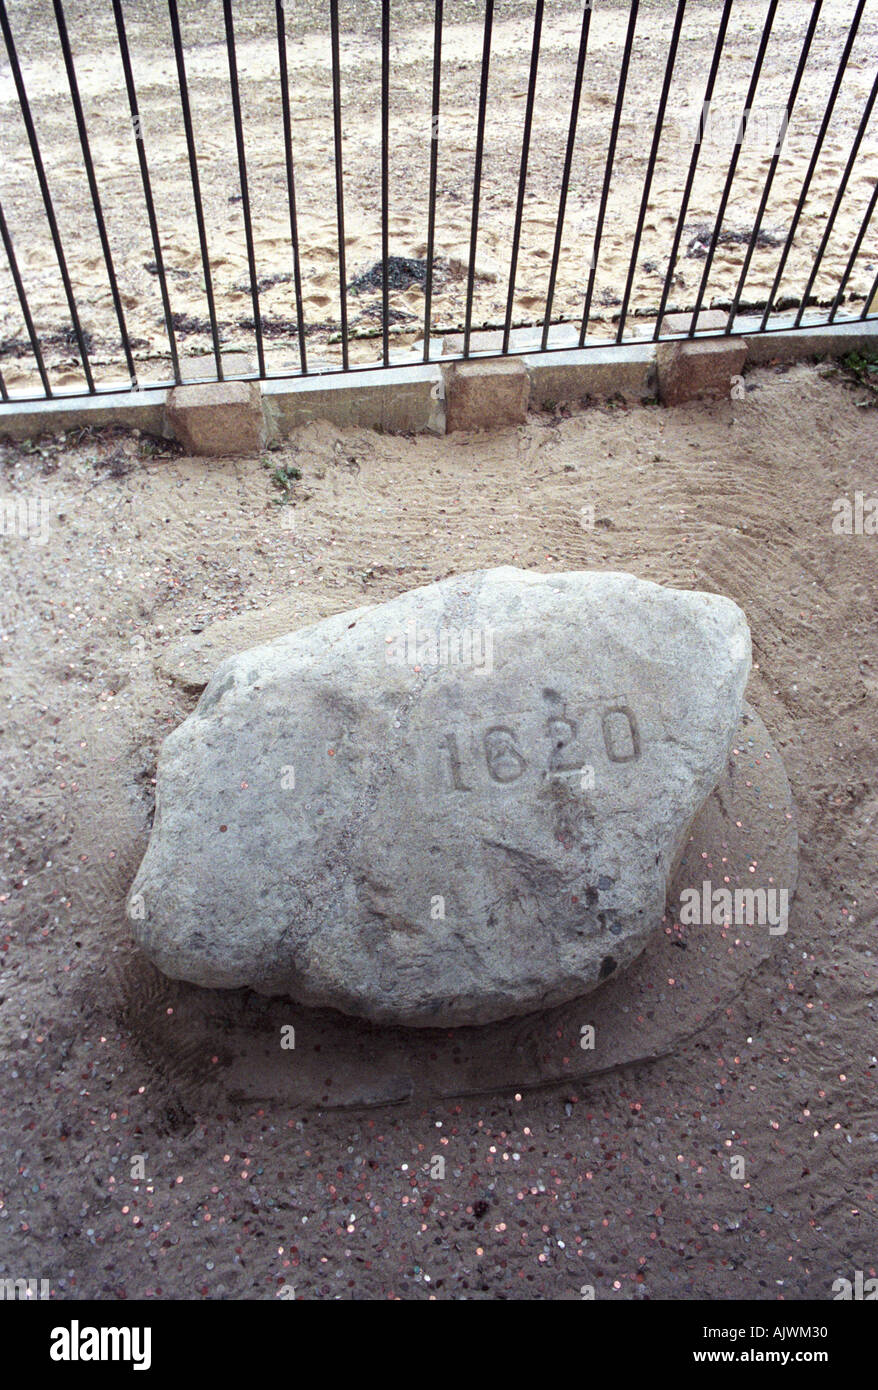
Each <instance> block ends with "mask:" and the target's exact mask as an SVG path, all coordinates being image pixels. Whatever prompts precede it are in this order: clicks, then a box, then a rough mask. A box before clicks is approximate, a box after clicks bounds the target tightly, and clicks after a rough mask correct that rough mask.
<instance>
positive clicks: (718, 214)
mask: <svg viewBox="0 0 878 1390" xmlns="http://www.w3.org/2000/svg"><path fill="white" fill-rule="evenodd" d="M0 28H2V35H3V45H4V49H5V61H3V63H2V64H0V241H2V257H0V262H2V263H0V398H2V400H3V401H16V400H22V401H24V400H27V401H31V400H34V399H54V398H57V397H64V398H68V397H78V396H95V395H100V394H103V393H105V392H110V391H118V390H120V389H126V390H131V391H150V390H154V389H159V388H166V387H167V386H169V385H171V384H180V383H181V382H186V381H204V380H211V381H217V380H225V379H254V378H256V379H262V380H270V379H283V378H289V377H295V376H311V375H317V374H323V373H346V372H350V373H352V372H357V371H362V370H367V369H369V368H374V367H375V366H383V367H391V368H392V367H396V366H405V365H410V364H412V363H417V362H423V363H430V362H434V361H437V360H439V359H442V360H455V359H466V358H468V357H470V356H474V355H481V354H490V355H506V354H510V355H515V354H520V353H523V352H533V351H535V350H537V349H542V350H544V351H563V350H569V349H571V348H583V349H585V350H589V349H593V348H600V347H606V346H608V345H613V344H616V345H626V344H631V343H642V342H649V341H660V340H664V339H675V338H681V337H687V336H689V337H691V336H693V335H695V333H696V332H697V333H699V334H701V333H702V332H706V333H731V334H734V333H736V332H743V331H744V330H745V326H746V331H747V333H748V335H752V334H753V332H754V316H755V320H756V324H755V331H756V332H760V333H771V332H773V331H776V330H777V329H779V328H784V329H787V328H789V326H790V324H792V326H793V327H795V328H809V327H813V326H820V325H829V324H834V323H842V322H851V321H856V320H861V321H862V320H867V319H870V318H875V317H876V316H878V249H876V242H875V234H874V223H873V219H874V215H875V208H876V201H878V147H876V146H878V142H876V139H875V117H874V106H875V100H876V95H878V76H876V72H875V68H876V62H875V55H876V54H878V0H833V3H830V2H829V0H825V3H824V0H813V3H812V4H811V5H810V7H808V6H803V5H801V4H798V3H794V0H619V2H618V3H613V0H587V3H585V5H584V6H583V5H582V3H581V2H580V3H579V4H572V3H569V4H568V3H563V0H561V2H560V3H555V4H552V3H549V4H546V3H544V0H506V3H497V4H495V3H494V0H483V3H482V4H480V5H475V6H474V4H473V3H472V0H380V4H377V5H376V6H375V7H373V8H370V10H369V11H368V15H366V14H365V13H364V11H363V7H362V6H358V5H357V4H356V3H354V0H346V2H345V3H342V0H322V3H321V2H319V0H306V3H301V4H297V3H294V0H273V2H272V0H248V2H247V3H244V0H238V3H234V0H198V3H196V2H195V0H167V5H166V6H159V5H157V6H149V7H143V6H140V5H138V4H136V3H135V2H134V0H81V3H80V4H79V5H78V6H77V7H76V9H75V11H74V10H73V7H70V6H68V7H67V9H66V10H65V4H64V0H51V4H48V3H46V4H35V3H34V0H0ZM705 310H712V311H714V312H713V313H712V314H711V317H710V319H705V318H704V317H703V311H705ZM669 313H678V314H685V315H688V316H689V317H688V318H687V319H685V320H677V321H675V322H672V323H669V322H668V319H667V315H668V314H669Z"/></svg>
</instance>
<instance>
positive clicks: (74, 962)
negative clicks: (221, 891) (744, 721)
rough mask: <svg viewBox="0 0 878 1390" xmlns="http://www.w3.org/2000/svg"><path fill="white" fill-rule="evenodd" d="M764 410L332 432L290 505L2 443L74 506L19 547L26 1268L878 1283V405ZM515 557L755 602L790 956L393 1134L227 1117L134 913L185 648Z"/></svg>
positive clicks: (16, 776)
mask: <svg viewBox="0 0 878 1390" xmlns="http://www.w3.org/2000/svg"><path fill="white" fill-rule="evenodd" d="M746 384H747V391H746V394H745V397H744V399H742V400H739V401H723V402H719V403H716V404H713V405H703V406H691V407H684V408H680V409H677V410H675V411H673V412H669V411H665V410H662V409H661V408H660V407H657V406H654V407H647V408H638V409H632V410H627V409H625V408H621V407H616V408H612V407H602V408H594V409H591V410H588V411H585V412H582V413H579V414H576V415H573V416H569V417H568V415H567V413H566V412H565V411H564V410H563V409H562V408H560V407H559V409H558V411H557V412H556V413H555V414H553V415H548V414H545V415H533V416H531V417H530V419H529V420H528V423H527V424H526V425H524V426H522V427H521V428H520V429H518V430H515V431H508V432H500V433H496V434H487V435H481V436H467V435H460V436H455V437H453V438H446V439H434V438H429V437H419V438H416V439H407V438H401V437H392V436H379V435H376V434H374V433H372V432H370V431H367V430H360V429H357V430H348V431H345V432H343V433H340V434H339V433H338V432H337V431H335V430H333V429H332V428H331V427H329V426H328V425H313V426H309V427H308V428H307V429H303V430H301V431H300V432H298V433H297V434H296V435H295V436H294V437H293V438H292V439H291V440H290V442H289V444H288V445H287V446H286V447H285V448H284V450H283V451H282V452H281V453H279V454H276V455H272V456H271V462H272V464H276V463H280V464H284V465H292V464H294V463H295V464H296V465H297V466H298V467H299V468H300V469H301V471H302V475H303V476H302V478H301V481H300V482H298V483H296V484H295V506H294V507H293V508H290V507H278V506H276V505H275V499H276V498H277V497H278V496H279V494H278V493H277V492H276V490H275V489H274V488H273V487H272V486H271V482H270V474H269V472H268V471H267V469H266V468H265V466H264V463H265V460H263V459H260V458H248V459H241V460H236V461H226V462H213V461H203V460H202V461H199V460H193V459H187V458H184V457H182V456H180V455H179V454H174V453H167V452H165V453H159V454H152V453H151V451H152V449H153V447H154V446H153V445H151V444H150V442H149V441H147V440H144V439H138V438H135V437H131V436H127V435H121V434H120V435H117V436H113V435H103V436H99V437H95V438H87V437H86V438H84V439H81V440H77V439H76V438H75V437H68V438H67V439H66V440H65V441H62V442H56V443H55V444H52V445H46V446H45V447H44V448H43V449H42V450H37V451H29V450H25V449H21V448H13V447H10V446H7V447H5V448H4V449H3V451H2V466H3V472H4V485H3V491H4V494H5V495H6V496H15V497H21V498H31V499H38V498H39V499H42V500H44V501H45V503H46V508H47V510H46V513H45V515H46V517H47V519H48V524H49V534H48V538H47V539H46V541H45V544H40V543H39V540H38V539H37V538H36V537H33V538H31V539H27V538H25V537H20V536H17V535H8V536H6V537H5V538H4V539H3V543H2V552H0V554H2V561H0V563H2V574H0V584H2V590H0V591H2V595H3V599H2V605H0V626H2V639H3V641H2V645H0V660H2V665H3V674H4V690H5V691H6V692H7V693H6V695H5V696H4V704H3V713H4V734H5V739H4V761H3V769H2V779H3V814H2V884H0V911H2V924H0V962H2V964H0V1047H2V1051H3V1054H4V1056H5V1057H6V1058H7V1059H8V1060H7V1062H6V1066H5V1070H4V1083H3V1092H2V1099H0V1273H4V1274H10V1275H13V1274H14V1275H15V1276H16V1277H45V1278H48V1279H49V1280H50V1281H51V1287H52V1291H53V1297H56V1298H61V1299H63V1298H70V1297H75V1296H80V1297H81V1296H94V1297H98V1298H106V1299H119V1298H135V1297H142V1298H151V1299H152V1298H160V1299H168V1298H180V1299H192V1298H202V1297H203V1298H211V1299H216V1298H220V1299H221V1298H236V1299H237V1298H246V1299H260V1298H276V1297H279V1296H283V1297H286V1296H288V1291H289V1290H290V1289H295V1293H296V1297H298V1298H305V1299H314V1298H323V1299H325V1298H360V1299H362V1298H376V1299H377V1298H389V1297H395V1298H402V1299H419V1298H430V1297H435V1298H437V1299H447V1298H478V1299H496V1300H505V1299H579V1298H580V1297H581V1289H582V1286H583V1285H592V1286H593V1287H594V1289H595V1293H596V1296H597V1297H598V1298H600V1299H607V1298H609V1299H613V1298H619V1299H632V1298H639V1297H649V1298H653V1299H670V1298H713V1299H729V1298H735V1297H742V1298H756V1299H765V1300H774V1299H778V1298H784V1299H801V1298H806V1297H808V1298H816V1299H820V1300H827V1299H830V1298H831V1297H832V1291H831V1285H832V1282H833V1280H834V1279H836V1278H839V1277H844V1278H848V1279H853V1277H854V1273H853V1271H856V1270H857V1269H860V1270H863V1271H864V1272H865V1277H866V1278H869V1277H874V1276H875V1274H876V1270H875V1242H874V1232H875V1216H876V1191H875V1158H876V1152H878V1150H876V1148H875V1145H876V1143H878V1121H876V1077H878V1062H876V1057H875V1037H876V1032H875V1020H874V1003H875V996H876V956H875V927H876V923H878V887H876V885H878V836H876V815H878V787H876V779H875V768H876V736H878V715H876V702H875V696H876V692H878V652H876V644H875V611H876V602H878V589H876V577H875V576H876V566H875V549H874V547H875V544H876V538H875V537H874V536H868V535H851V536H845V535H839V534H836V533H834V532H833V529H832V519H833V508H832V504H833V502H834V501H835V500H836V499H837V498H839V497H840V496H848V497H851V498H853V495H854V493H855V492H856V491H857V490H860V491H862V492H864V493H865V495H866V496H867V497H868V496H875V495H876V494H878V476H876V470H875V463H874V458H875V451H874V440H875V416H874V412H872V411H869V410H867V409H864V408H860V406H859V404H858V402H859V401H860V399H861V397H862V394H863V393H862V392H861V391H860V390H858V389H856V388H853V389H852V388H851V387H849V386H848V385H846V384H845V382H844V381H843V380H842V378H841V377H840V376H839V375H838V374H836V375H829V374H828V369H826V368H819V367H815V366H813V365H798V366H795V367H792V368H790V369H785V368H782V367H775V368H772V367H766V368H760V369H758V370H755V371H752V372H750V373H748V375H747V378H746ZM586 505H593V506H594V508H595V520H596V524H595V528H594V531H593V532H587V531H584V530H583V528H582V526H581V525H580V518H581V508H582V507H584V506H586ZM506 563H513V564H518V565H522V566H526V567H531V568H536V569H541V570H548V571H552V570H557V571H561V570H565V569H573V568H577V567H596V568H612V569H626V570H629V571H632V572H634V573H636V574H638V575H641V576H642V577H644V578H648V579H652V580H656V581H659V582H664V583H670V584H675V585H680V586H683V587H695V588H704V589H710V590H716V591H719V592H722V593H725V594H728V595H730V596H731V597H732V598H734V599H735V600H736V601H737V602H738V603H739V604H741V606H742V607H743V609H744V611H745V612H746V614H747V616H748V619H749V622H750V625H751V629H752V633H753V641H754V658H755V665H754V670H753V675H752V679H751V682H750V685H749V688H748V699H749V700H750V702H751V704H752V705H753V706H754V708H755V709H756V710H757V711H758V713H759V715H760V716H761V718H762V719H763V720H764V722H765V724H766V726H767V728H768V730H769V733H770V735H771V737H772V740H773V741H774V744H775V746H776V747H777V748H778V749H779V751H780V752H781V754H782V756H783V759H784V761H785V765H786V769H787V772H788V774H789V779H790V783H791V786H792V791H793V796H794V800H795V803H796V808H797V815H798V823H799V832H800V841H801V845H800V861H799V885H798V890H797V896H796V899H795V901H794V903H793V906H792V909H791V913H790V921H789V931H788V933H787V934H786V936H785V937H783V938H778V941H777V942H776V943H775V946H774V948H773V950H772V951H771V953H770V954H769V955H768V956H767V957H766V958H765V959H764V960H762V961H761V963H759V964H758V965H757V966H756V968H755V970H754V971H753V973H752V975H751V976H750V978H749V979H748V980H747V981H746V983H745V984H744V985H743V987H742V989H741V992H740V993H739V994H738V996H737V997H736V998H734V999H733V1000H732V1001H731V1002H729V1003H727V1004H726V1005H725V1006H724V1007H723V1008H722V1009H721V1011H720V1014H719V1017H718V1018H715V1019H712V1020H711V1021H710V1022H709V1023H707V1024H706V1025H705V1026H704V1027H703V1028H702V1029H701V1031H699V1032H698V1033H697V1034H696V1035H695V1036H694V1037H693V1038H691V1039H690V1040H689V1041H688V1042H686V1043H684V1044H681V1045H680V1046H679V1047H678V1048H677V1049H675V1051H674V1052H673V1054H672V1055H670V1056H668V1057H666V1058H664V1059H660V1060H658V1061H656V1062H654V1063H652V1064H650V1065H639V1066H632V1067H627V1068H624V1069H622V1070H620V1071H617V1072H614V1073H611V1074H609V1075H606V1076H602V1077H595V1078H592V1079H590V1080H589V1081H587V1082H586V1083H584V1084H581V1085H580V1084H576V1085H570V1084H569V1083H561V1084H559V1085H555V1086H550V1087H548V1088H547V1089H544V1090H536V1091H531V1090H528V1091H517V1090H515V1089H513V1087H512V1086H510V1087H508V1088H507V1089H504V1090H501V1091H500V1092H499V1093H495V1094H493V1095H489V1096H486V1097H485V1096H483V1097H478V1098H468V1099H463V1100H453V1099H452V1100H441V1101H436V1102H430V1103H429V1104H401V1105H398V1106H394V1107H384V1108H378V1109H372V1110H360V1109H354V1110H351V1111H338V1110H336V1111H331V1112H330V1111H323V1112H317V1113H315V1112H313V1111H311V1112H309V1111H304V1110H299V1109H297V1108H296V1107H295V1106H291V1105H288V1104H286V1103H271V1101H267V1102H266V1101H260V1102H259V1103H258V1104H252V1105H247V1104H234V1103H232V1102H231V1101H229V1102H228V1103H218V1104H216V1105H214V1106H211V1107H209V1108H202V1107H200V1106H199V1104H198V1103H197V1095H196V1093H195V1091H194V1090H193V1088H192V1087H191V1086H189V1085H187V1080H186V1077H187V1068H188V1066H189V1064H190V1063H191V1066H192V1071H193V1074H195V1072H197V1071H199V1070H200V1069H203V1067H204V1064H205V1061H206V1062H207V1063H209V1064H211V1065H218V1064H219V1063H216V1064H213V1063H212V1062H211V1058H210V1057H209V1058H207V1059H205V1056H204V1042H203V1038H200V1037H199V1036H197V1035H195V1034H193V1033H192V1032H191V1031H188V1029H187V1024H186V1012H185V1010H181V1012H180V1013H179V1014H178V1013H176V1012H174V1013H169V1012H168V1010H169V1009H174V1008H175V997H176V996H175V991H176V990H178V989H179V988H180V987H174V986H170V985H168V984H167V983H166V982H164V981H163V980H162V978H161V977H160V976H158V975H157V973H155V972H149V971H145V970H144V966H143V961H142V959H141V958H140V957H139V956H138V954H137V953H136V952H135V949H134V946H133V944H132V942H131V939H130V934H129V925H128V923H127V921H126V918H125V914H124V899H125V894H126V891H127V888H128V886H129V884H130V882H131V880H132V877H133V874H134V872H135V869H136V867H137V864H138V862H139V858H140V855H141V854H142V853H143V850H144V847H145V844H146V839H147V836H148V832H149V825H150V817H151V813H152V800H153V795H154V788H153V778H154V775H155V761H156V755H157V751H158V748H159V746H160V743H161V740H162V738H163V737H164V736H165V735H166V734H167V733H168V731H169V730H170V729H172V728H173V727H174V726H175V725H176V724H177V723H178V722H179V721H180V720H181V719H182V718H183V717H184V716H185V715H186V713H187V712H188V710H189V709H191V707H192V705H193V703H194V700H195V699H196V694H195V692H194V691H191V690H190V691H187V690H186V689H184V688H183V687H182V686H181V685H180V684H179V683H178V682H176V681H174V680H172V679H171V678H169V677H168V675H167V674H166V671H165V664H164V663H165V658H166V655H167V653H168V652H169V651H171V650H173V649H174V647H175V644H177V643H178V642H179V641H180V639H181V638H182V637H184V636H186V635H188V634H190V633H192V632H193V631H197V630H198V629H203V628H205V627H207V626H208V625H209V624H210V623H211V622H213V621H216V620H219V619H231V618H233V617H234V616H235V615H237V614H244V613H247V612H251V611H253V610H255V609H257V608H261V607H263V606H265V605H269V604H274V603H278V602H281V601H284V602H287V601H289V600H293V601H294V603H295V610H296V616H297V619H298V620H300V621H302V622H305V621H309V620H313V619H317V618H320V617H322V616H324V615H326V614H329V613H331V612H334V611H338V610H341V609H345V608H351V607H355V606H357V605H359V604H362V603H363V602H369V601H377V600H381V599H387V598H390V597H391V596H393V595H394V594H397V593H399V592H401V591H402V590H404V589H406V588H409V587H411V586H414V585H417V584H423V583H427V582H429V581H431V580H434V579H438V578H441V577H443V576H444V575H447V574H451V573H457V572H461V571H465V570H468V569H471V568H478V567H482V566H488V565H497V564H506ZM248 1008H249V1012H250V1024H251V1026H258V1023H259V1019H260V1017H262V1016H263V1015H262V1014H261V1010H262V1009H263V1008H267V1005H266V1004H265V1001H260V1000H258V999H256V998H252V999H251V1000H250V1004H249V1006H248ZM266 1016H267V1015H266ZM289 1021H290V1023H292V1024H293V1025H294V1026H295V1024H296V1023H297V1022H299V1021H300V1020H299V1019H298V1018H297V1011H296V1009H295V1008H293V1006H291V1007H290V1019H289ZM175 1025H176V1026H177V1028H178V1034H177V1038H176V1049H175V1058H176V1061H175V1066H174V1068H173V1069H170V1068H167V1069H163V1068H162V1067H160V1066H158V1065H156V1060H155V1050H154V1048H153V1046H152V1042H153V1040H154V1038H155V1036H156V1035H157V1033H158V1032H159V1031H163V1030H165V1031H166V1030H167V1029H168V1028H169V1027H173V1026H175ZM225 1041H226V1040H224V1039H218V1045H217V1053H216V1054H215V1055H217V1056H218V1057H219V1054H220V1053H221V1052H222V1051H223V1044H224V1042H225ZM213 1055H214V1054H211V1056H213ZM294 1055H295V1054H292V1058H294ZM292 1058H291V1064H292ZM332 1074H333V1058H332V1056H331V1055H329V1056H327V1057H326V1073H325V1076H326V1079H327V1081H328V1082H331V1080H332ZM137 1155H143V1156H144V1157H143V1164H142V1167H140V1168H139V1167H138V1166H137V1163H136V1156H137ZM737 1156H740V1157H742V1158H743V1159H744V1161H745V1165H746V1166H745V1176H744V1179H741V1180H735V1179H733V1178H732V1176H731V1164H730V1160H731V1158H733V1157H737ZM436 1157H442V1158H444V1159H445V1161H446V1164H445V1177H444V1178H439V1177H436V1176H431V1173H435V1172H437V1171H438V1168H437V1166H436V1165H435V1164H434V1158H436ZM138 1173H141V1174H142V1176H140V1177H138V1176H137V1174H138Z"/></svg>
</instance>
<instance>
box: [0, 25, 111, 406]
mask: <svg viewBox="0 0 878 1390" xmlns="http://www.w3.org/2000/svg"><path fill="white" fill-rule="evenodd" d="M0 27H2V29H3V39H4V41H5V43H6V52H7V53H8V55H9V63H10V67H11V68H12V76H13V79H14V81H15V89H16V92H17V93H18V104H19V106H20V108H21V115H22V119H23V121H24V128H25V130H26V132H27V139H28V144H29V145H30V151H31V156H32V158H33V162H34V169H35V170H36V175H37V182H38V183H39V185H40V193H41V195H42V199H43V206H44V208H45V210H46V220H47V222H48V224H49V231H50V233H51V236H52V244H53V246H54V248H55V258H56V260H57V262H58V269H59V270H60V272H61V280H62V282H63V284H64V294H65V295H66V298H67V307H68V309H69V310H70V321H71V323H72V325H73V332H74V334H75V335H76V344H77V347H78V348H79V356H80V360H81V362H82V370H83V373H84V375H85V381H86V385H87V386H88V389H89V392H90V393H92V394H93V393H94V389H95V384H94V377H93V376H92V371H91V364H90V362H89V360H88V352H87V350H86V346H85V335H84V333H83V331H82V325H81V324H80V322H79V314H78V312H77V308H76V299H75V297H74V294H73V286H72V284H71V282H70V275H69V274H68V271H67V261H66V259H65V256H64V248H63V246H62V244H61V234H60V232H59V231H58V222H57V219H56V217H55V208H54V205H53V203H52V195H51V194H50V192H49V184H48V180H47V179H46V170H45V168H44V166H43V159H42V155H41V154H40V147H39V142H38V140H37V132H36V128H35V126H34V123H33V117H32V116H31V110H30V103H29V101H28V99H27V91H26V90H25V86H24V79H23V78H22V75H21V67H20V66H19V62H18V54H17V52H16V49H15V44H14V42H13V39H12V31H11V29H10V27H9V20H8V18H7V15H6V3H5V0H0ZM4 399H7V398H6V397H4Z"/></svg>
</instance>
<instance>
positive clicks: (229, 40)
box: [223, 0, 265, 377]
mask: <svg viewBox="0 0 878 1390" xmlns="http://www.w3.org/2000/svg"><path fill="white" fill-rule="evenodd" d="M223 18H224V21H225V27H226V50H227V52H228V55H229V85H230V86H231V89H232V120H233V122H234V126H235V144H236V146H237V149H238V177H239V179H240V181H241V211H242V213H243V215H244V239H245V241H246V242H247V266H248V269H249V273H250V298H251V300H252V303H253V327H254V329H255V331H256V357H257V359H258V361H259V375H260V376H261V377H264V376H265V351H264V349H263V344H262V314H261V312H260V309H259V285H258V283H257V280H256V252H255V249H254V246H253V224H252V221H251V218H250V190H249V188H248V187H247V156H246V153H245V150H244V127H243V125H242V123H241V92H240V89H239V86H238V60H237V57H236V54H235V27H234V20H233V18H232V0H223Z"/></svg>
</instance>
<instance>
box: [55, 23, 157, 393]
mask: <svg viewBox="0 0 878 1390" xmlns="http://www.w3.org/2000/svg"><path fill="white" fill-rule="evenodd" d="M52 3H53V6H54V10H55V22H56V24H57V26H58V36H59V38H60V39H61V50H62V52H63V54H64V66H65V67H66V69H67V81H68V84H69V86H70V98H71V101H72V102H73V113H74V116H75V117H76V129H77V131H78V133H79V143H80V146H81V148H82V158H83V163H84V164H85V173H86V178H87V179H88V187H89V191H90V193H91V201H92V206H93V207H94V214H95V221H96V222H97V227H98V236H99V237H100V240H101V249H102V251H103V253H104V264H105V265H106V268H107V279H108V280H109V282H110V293H111V295H112V297H113V307H114V309H115V310H116V320H117V322H118V324H119V333H120V334H121V337H122V350H123V352H124V353H125V361H126V363H127V365H128V373H129V376H130V377H131V382H132V385H136V384H137V369H136V367H135V366H134V357H133V355H132V352H131V342H130V340H129V337H128V328H127V325H126V323H125V314H124V312H123V309H122V300H121V297H120V295H119V286H118V284H117V283H116V271H115V268H114V266H113V253H112V251H111V250H110V241H109V238H108V236H107V228H106V225H105V223H104V212H103V208H102V207H101V197H100V193H99V192H98V184H97V179H96V178H95V171H94V164H93V163H92V157H91V149H90V148H89V143H88V131H87V130H86V127H85V116H84V115H83V111H82V102H81V101H80V98H79V84H78V82H77V80H76V69H75V68H74V66H73V54H72V52H71V50H70V39H69V37H68V34H67V23H66V21H65V19H64V10H63V8H62V5H61V0H52Z"/></svg>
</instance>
